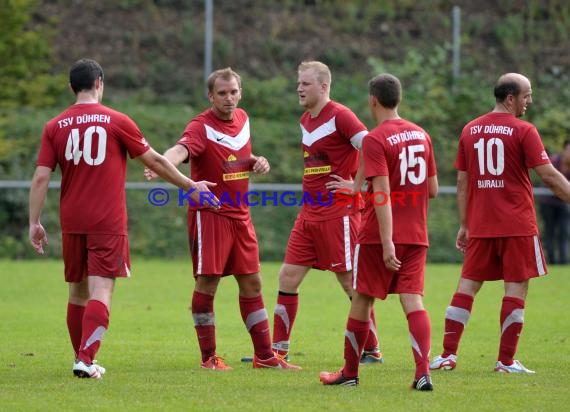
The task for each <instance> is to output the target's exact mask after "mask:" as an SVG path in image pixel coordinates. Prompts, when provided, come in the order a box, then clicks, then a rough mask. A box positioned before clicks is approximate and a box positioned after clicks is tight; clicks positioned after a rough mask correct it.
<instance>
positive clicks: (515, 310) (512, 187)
mask: <svg viewBox="0 0 570 412" xmlns="http://www.w3.org/2000/svg"><path fill="white" fill-rule="evenodd" d="M494 94H495V99H496V103H495V107H494V109H493V110H492V111H491V112H489V113H487V114H484V115H482V116H480V117H478V118H476V119H475V120H473V121H471V122H469V123H468V124H467V125H466V126H465V127H464V128H463V131H462V133H461V137H460V139H459V148H458V151H457V159H456V162H455V167H456V168H457V170H458V174H457V202H458V207H459V218H460V227H459V231H458V233H457V240H456V247H457V249H459V250H460V251H462V252H463V253H465V258H464V262H463V268H462V270H461V277H460V279H459V285H458V286H457V290H456V292H455V294H454V295H453V297H452V299H451V304H450V305H449V307H448V308H447V310H446V312H445V334H444V337H443V353H442V354H441V355H439V356H437V357H436V358H435V359H433V360H432V362H431V364H430V368H431V369H447V370H451V369H454V368H455V366H456V362H457V350H458V347H459V341H460V339H461V335H462V333H463V330H464V328H465V326H466V325H467V322H468V320H469V317H470V316H471V309H472V306H473V301H474V299H475V295H476V294H477V292H478V291H479V290H480V289H481V286H482V285H483V282H485V281H493V280H503V281H504V286H505V294H504V296H503V300H502V306H501V312H500V328H501V339H500V345H499V356H498V359H497V363H496V365H495V371H497V372H507V373H534V371H532V370H529V369H527V368H526V367H524V366H523V365H522V363H521V362H519V361H518V360H515V359H514V356H515V353H516V349H517V345H518V341H519V336H520V333H521V331H522V327H523V323H524V307H525V299H526V295H527V292H528V282H529V279H532V278H535V277H539V276H543V275H546V273H547V268H546V263H545V260H544V254H543V252H542V247H541V245H540V240H539V236H538V227H537V224H536V212H535V208H534V199H533V188H532V183H531V180H530V176H529V170H528V169H534V170H535V172H536V173H537V174H538V176H539V177H540V179H541V180H542V181H543V182H544V183H545V185H546V186H548V187H550V188H551V190H552V191H553V192H554V194H556V195H557V196H558V197H560V198H561V199H563V200H564V201H566V202H570V183H568V181H567V180H566V178H565V177H564V176H563V175H562V174H561V173H560V172H559V171H557V170H556V169H555V168H554V167H553V166H552V164H551V163H550V160H549V159H548V155H547V153H546V151H545V150H544V146H543V144H542V141H541V139H540V136H539V134H538V131H537V130H536V128H535V127H534V126H533V125H532V124H530V123H528V122H525V121H523V120H521V119H520V117H521V116H523V115H524V113H525V111H526V109H527V107H528V105H530V104H531V103H532V88H531V83H530V81H529V80H528V79H527V78H526V77H525V76H523V75H521V74H518V73H507V74H504V75H502V76H501V77H500V78H499V80H498V81H497V83H496V84H495V89H494Z"/></svg>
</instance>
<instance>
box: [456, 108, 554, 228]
mask: <svg viewBox="0 0 570 412" xmlns="http://www.w3.org/2000/svg"><path fill="white" fill-rule="evenodd" d="M547 163H550V160H549V159H548V155H547V154H546V151H545V150H544V146H543V144H542V141H541V140H540V136H539V134H538V131H537V130H536V128H535V127H534V126H533V125H532V124H530V123H528V122H525V121H524V120H521V119H517V118H516V117H515V116H513V115H512V114H510V113H496V112H491V113H487V114H485V115H483V116H481V117H479V118H477V119H475V120H473V121H471V122H469V123H467V125H466V126H465V127H464V128H463V131H462V132H461V137H460V139H459V147H458V150H457V159H456V161H455V167H456V168H457V169H458V170H461V171H465V172H467V179H468V189H467V190H468V191H467V216H466V218H467V228H468V229H469V236H470V237H507V236H532V235H536V234H538V227H537V225H536V212H535V209H534V198H533V194H532V183H531V181H530V176H529V171H528V169H530V168H534V167H536V166H540V165H543V164H547Z"/></svg>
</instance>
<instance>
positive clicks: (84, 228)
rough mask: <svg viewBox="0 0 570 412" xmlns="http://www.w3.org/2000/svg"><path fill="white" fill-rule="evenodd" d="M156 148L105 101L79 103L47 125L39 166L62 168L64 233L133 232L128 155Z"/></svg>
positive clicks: (128, 119)
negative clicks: (129, 213) (130, 226)
mask: <svg viewBox="0 0 570 412" xmlns="http://www.w3.org/2000/svg"><path fill="white" fill-rule="evenodd" d="M149 149H150V146H149V145H148V143H147V142H146V140H145V138H144V137H143V135H142V133H141V131H140V130H139V128H138V127H137V125H136V124H135V123H134V122H133V121H132V120H131V119H130V118H129V117H128V116H127V115H125V114H123V113H120V112H117V111H115V110H113V109H110V108H108V107H106V106H103V105H101V104H95V103H90V104H75V105H73V106H71V107H69V108H68V109H67V110H65V111H64V112H62V113H61V114H60V115H59V116H57V117H55V118H53V119H51V120H50V121H49V122H47V124H46V125H45V127H44V130H43V134H42V142H41V146H40V153H39V156H38V161H37V163H36V164H37V166H46V167H49V168H50V169H52V170H54V169H55V167H56V165H58V164H59V167H60V168H61V172H62V177H61V205H60V220H61V230H62V232H63V233H76V234H87V233H89V234H109V235H126V234H127V205H126V200H125V179H126V171H127V153H128V154H129V155H130V157H131V158H135V157H138V156H140V155H142V154H143V153H145V152H146V151H147V150H149Z"/></svg>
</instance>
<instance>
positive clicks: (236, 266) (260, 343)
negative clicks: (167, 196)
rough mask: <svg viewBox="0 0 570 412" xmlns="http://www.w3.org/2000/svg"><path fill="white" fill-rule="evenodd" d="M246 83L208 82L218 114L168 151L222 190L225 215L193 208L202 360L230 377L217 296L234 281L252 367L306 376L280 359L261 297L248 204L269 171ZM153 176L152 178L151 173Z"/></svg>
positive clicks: (197, 121)
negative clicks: (253, 176) (254, 133)
mask: <svg viewBox="0 0 570 412" xmlns="http://www.w3.org/2000/svg"><path fill="white" fill-rule="evenodd" d="M241 91H242V89H241V78H240V76H239V75H238V74H237V73H236V72H234V71H233V70H231V69H230V68H225V69H221V70H217V71H214V72H213V73H212V74H211V75H210V76H209V78H208V97H209V100H210V103H211V104H212V107H211V108H209V109H208V110H206V111H204V112H202V113H201V114H199V115H198V116H196V117H195V118H194V119H192V120H191V121H190V123H188V125H187V126H186V129H185V130H184V133H183V135H182V137H181V138H180V140H178V142H177V144H176V145H174V146H173V147H171V148H170V149H168V150H167V151H166V152H165V154H164V155H165V157H166V158H167V159H169V160H170V161H171V162H172V163H173V164H174V165H179V164H180V163H182V162H186V161H190V168H191V170H190V175H191V176H192V177H193V178H200V179H208V180H209V181H212V182H214V183H216V186H215V187H214V188H213V189H212V192H213V193H214V194H215V195H216V197H217V198H218V199H219V200H220V204H219V208H218V209H212V208H211V207H209V206H210V205H209V202H208V201H207V199H205V198H204V199H202V201H201V202H199V203H197V204H191V203H190V202H189V209H188V231H189V238H190V251H191V254H192V264H193V269H194V277H195V279H196V282H195V287H194V294H193V296H192V317H193V319H194V325H195V328H196V334H197V336H198V344H199V346H200V352H201V354H202V363H201V367H202V368H204V369H213V370H230V369H232V368H231V367H230V366H229V365H227V364H226V363H225V361H224V359H223V358H221V357H220V356H218V355H217V354H216V329H215V325H216V323H215V314H214V297H215V295H216V291H217V288H218V284H219V282H220V279H221V278H222V277H223V276H227V275H234V277H235V279H236V281H237V283H238V287H239V307H240V311H241V316H242V319H243V322H244V324H245V326H246V327H247V330H248V331H249V334H250V335H251V339H252V342H253V347H254V357H253V367H254V368H280V369H300V368H299V367H297V366H295V365H291V364H289V363H288V362H287V361H286V360H285V359H283V358H282V357H280V356H279V355H278V354H275V353H274V352H273V350H272V348H271V336H270V333H269V322H268V316H267V311H266V309H265V305H264V303H263V296H262V294H261V276H260V274H259V270H260V263H259V247H258V243H257V237H256V235H255V229H254V227H253V223H252V221H251V217H250V214H249V207H248V204H247V202H246V201H247V199H245V200H244V199H243V194H245V193H246V192H247V191H248V185H249V176H250V172H251V171H253V172H254V173H257V174H265V173H268V172H269V169H270V166H269V163H268V161H267V159H265V158H264V157H262V156H254V155H253V154H252V151H251V136H250V126H249V117H248V116H247V113H246V112H245V111H244V110H243V109H240V108H238V107H237V106H238V103H239V101H240V99H241ZM147 177H149V178H152V177H154V176H153V175H152V174H147Z"/></svg>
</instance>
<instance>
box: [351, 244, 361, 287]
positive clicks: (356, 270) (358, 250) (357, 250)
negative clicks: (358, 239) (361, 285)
mask: <svg viewBox="0 0 570 412" xmlns="http://www.w3.org/2000/svg"><path fill="white" fill-rule="evenodd" d="M358 252H360V243H357V244H356V246H355V248H354V269H353V270H352V289H354V290H356V278H357V277H358Z"/></svg>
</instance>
